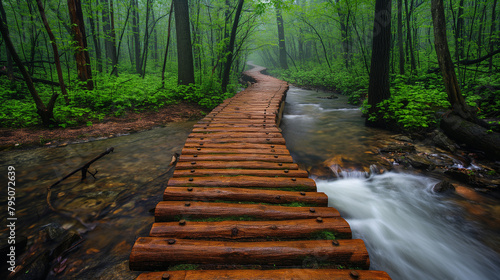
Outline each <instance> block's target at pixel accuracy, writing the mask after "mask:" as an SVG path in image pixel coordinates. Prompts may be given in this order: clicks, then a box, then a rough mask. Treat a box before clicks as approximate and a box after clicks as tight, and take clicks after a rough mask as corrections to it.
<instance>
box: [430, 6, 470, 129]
mask: <svg viewBox="0 0 500 280" xmlns="http://www.w3.org/2000/svg"><path fill="white" fill-rule="evenodd" d="M431 12H432V23H433V25H434V46H435V48H436V55H437V58H438V62H439V68H441V73H442V74H443V82H444V86H445V89H446V93H447V94H448V101H450V104H451V107H452V109H453V111H454V112H455V113H456V114H458V115H459V116H461V117H462V118H464V119H466V120H471V121H475V114H474V113H473V112H472V110H471V108H470V107H469V106H468V105H467V104H466V103H465V98H464V97H463V95H462V92H461V91H460V87H459V85H458V81H457V75H456V73H455V68H454V66H453V61H452V60H451V54H450V50H449V48H448V39H447V37H446V19H445V16H444V8H443V0H431Z"/></svg>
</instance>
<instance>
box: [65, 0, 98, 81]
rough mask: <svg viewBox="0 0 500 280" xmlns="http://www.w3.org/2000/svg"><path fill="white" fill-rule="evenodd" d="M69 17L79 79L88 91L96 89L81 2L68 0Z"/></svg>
mask: <svg viewBox="0 0 500 280" xmlns="http://www.w3.org/2000/svg"><path fill="white" fill-rule="evenodd" d="M68 9H69V15H70V19H71V23H72V29H73V38H74V41H75V45H76V49H75V59H76V68H77V71H78V79H80V81H82V82H85V83H86V87H87V89H88V90H92V89H93V88H94V82H93V81H92V70H91V68H90V57H89V52H88V50H87V36H86V35H85V26H84V23H83V12H82V4H81V1H80V0H68Z"/></svg>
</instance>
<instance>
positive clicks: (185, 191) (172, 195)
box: [163, 187, 328, 207]
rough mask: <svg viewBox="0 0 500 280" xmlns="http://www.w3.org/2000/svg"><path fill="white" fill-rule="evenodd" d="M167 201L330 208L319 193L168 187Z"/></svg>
mask: <svg viewBox="0 0 500 280" xmlns="http://www.w3.org/2000/svg"><path fill="white" fill-rule="evenodd" d="M163 200H165V201H189V200H191V201H203V202H210V201H212V202H213V201H242V202H244V201H251V202H261V203H275V204H285V203H292V202H300V203H306V204H308V205H315V206H323V207H326V206H328V196H327V195H326V194H324V193H319V192H289V191H275V190H253V189H244V188H192V187H168V188H166V189H165V192H164V193H163Z"/></svg>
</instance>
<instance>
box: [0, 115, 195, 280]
mask: <svg viewBox="0 0 500 280" xmlns="http://www.w3.org/2000/svg"><path fill="white" fill-rule="evenodd" d="M192 125H193V122H188V123H173V124H169V125H167V126H166V127H162V128H156V129H153V130H150V131H145V132H141V133H135V134H132V135H128V136H122V137H117V138H111V139H107V140H101V141H94V142H89V143H83V144H75V145H69V146H66V147H60V148H39V149H34V150H24V151H8V152H2V154H1V158H0V170H7V166H9V165H12V166H15V168H16V180H17V182H16V183H17V184H16V185H17V188H16V217H17V218H18V223H17V225H18V227H17V230H16V234H17V235H18V236H26V237H28V238H30V239H32V238H33V237H34V236H36V234H37V233H38V231H39V229H40V228H41V227H42V226H43V225H46V224H49V223H53V222H56V223H58V224H61V225H62V226H63V228H66V229H76V230H78V231H79V232H81V233H82V236H83V238H84V240H85V241H84V242H83V243H82V244H81V245H80V247H79V248H78V250H75V251H74V252H72V253H71V254H69V255H67V256H66V257H67V258H68V260H67V267H66V269H65V270H64V271H62V272H60V273H59V274H58V275H54V272H53V271H52V272H51V274H52V275H51V276H49V278H61V279H63V278H64V279H91V278H96V277H97V278H109V279H133V278H135V277H136V275H137V273H135V272H130V271H129V269H128V256H129V254H130V250H131V248H132V245H133V242H134V241H135V239H136V238H137V237H138V236H147V235H148V231H149V229H150V227H151V224H152V223H153V216H152V214H151V213H150V212H149V210H150V209H152V208H154V207H155V205H156V203H157V202H158V201H160V200H161V197H162V192H163V190H164V189H165V185H164V184H165V183H166V181H167V180H168V178H169V176H170V175H171V173H172V172H168V173H167V171H168V170H169V166H168V165H169V163H170V161H171V157H172V155H173V154H174V153H175V152H177V153H180V150H181V149H182V147H183V146H184V142H185V140H186V138H187V135H188V134H189V133H190V131H191V129H192ZM109 147H114V148H115V149H114V152H113V153H111V154H109V155H106V156H104V157H103V158H101V159H100V160H98V161H97V162H95V163H94V164H92V165H91V167H90V169H89V171H91V172H92V173H94V172H95V171H96V170H97V171H98V173H97V174H96V178H97V180H95V179H93V178H92V176H90V175H89V176H88V179H87V182H80V172H78V173H76V174H75V175H74V176H72V177H70V178H69V179H67V180H65V181H63V182H62V183H61V184H59V185H57V186H55V187H54V188H53V193H52V199H51V201H52V204H53V205H54V206H55V207H56V208H63V209H67V210H70V211H71V212H72V213H73V214H72V215H76V216H78V217H79V218H80V219H82V220H83V221H84V222H85V223H88V224H89V225H91V228H92V227H95V228H94V229H93V230H90V231H87V229H86V228H85V227H83V226H82V225H81V224H80V223H78V222H77V220H75V219H73V218H71V217H67V216H62V215H59V214H56V213H54V212H52V211H51V210H50V209H49V208H48V206H47V203H46V195H47V191H46V188H47V187H48V186H50V185H52V184H53V183H54V182H56V181H57V180H58V179H60V178H62V177H63V176H65V175H67V174H69V173H70V172H71V171H73V170H75V169H76V168H79V167H81V166H82V165H83V164H85V163H86V162H88V161H89V160H91V159H93V158H94V157H95V156H97V155H99V154H100V153H102V152H104V151H105V150H106V149H107V148H109ZM1 176H6V172H2V174H0V178H1V181H2V182H5V180H4V179H5V178H4V177H1ZM1 200H2V201H1V203H2V205H4V203H5V196H4V195H2V196H1ZM0 215H2V216H1V217H2V220H5V218H6V217H5V215H6V211H2V212H0ZM1 233H2V239H3V240H5V239H4V238H3V237H4V236H3V235H4V234H6V233H7V232H6V231H5V229H4V228H2V232H1Z"/></svg>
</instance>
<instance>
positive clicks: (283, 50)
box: [276, 8, 288, 69]
mask: <svg viewBox="0 0 500 280" xmlns="http://www.w3.org/2000/svg"><path fill="white" fill-rule="evenodd" d="M276 22H277V24H278V46H279V50H280V51H279V57H280V66H281V68H282V69H288V63H287V61H286V44H285V27H284V25H283V16H282V15H281V8H276Z"/></svg>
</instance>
